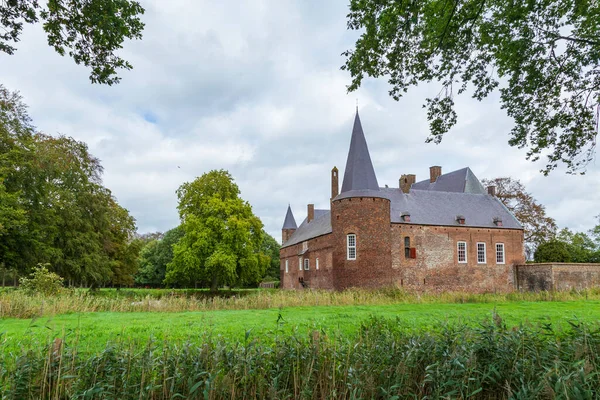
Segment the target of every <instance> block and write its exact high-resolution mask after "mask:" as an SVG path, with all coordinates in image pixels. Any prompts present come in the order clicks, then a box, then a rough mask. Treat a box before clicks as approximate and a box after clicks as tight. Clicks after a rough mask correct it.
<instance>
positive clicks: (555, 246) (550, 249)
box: [534, 239, 572, 263]
mask: <svg viewBox="0 0 600 400" xmlns="http://www.w3.org/2000/svg"><path fill="white" fill-rule="evenodd" d="M534 259H535V262H538V263H546V262H571V261H572V260H571V253H570V252H569V247H568V245H567V243H565V242H561V241H560V240H556V239H554V240H550V241H548V242H544V243H542V244H540V245H539V246H538V247H537V249H535V256H534Z"/></svg>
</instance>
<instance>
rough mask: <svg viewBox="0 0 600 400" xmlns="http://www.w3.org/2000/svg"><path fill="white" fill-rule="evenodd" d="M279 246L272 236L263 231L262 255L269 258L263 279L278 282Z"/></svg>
mask: <svg viewBox="0 0 600 400" xmlns="http://www.w3.org/2000/svg"><path fill="white" fill-rule="evenodd" d="M280 248H281V245H280V244H279V242H277V240H275V239H274V238H273V236H271V235H269V234H268V233H267V232H264V231H263V244H262V249H261V251H262V253H264V254H266V255H267V256H269V257H270V258H271V262H270V263H269V267H268V268H267V271H266V275H265V277H264V279H266V280H267V279H271V280H277V281H278V280H279V278H280V263H279V249H280Z"/></svg>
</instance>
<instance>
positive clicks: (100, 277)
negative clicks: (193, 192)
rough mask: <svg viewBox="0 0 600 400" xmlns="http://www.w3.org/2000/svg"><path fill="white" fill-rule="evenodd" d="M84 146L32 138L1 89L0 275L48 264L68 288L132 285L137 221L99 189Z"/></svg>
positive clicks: (94, 163)
mask: <svg viewBox="0 0 600 400" xmlns="http://www.w3.org/2000/svg"><path fill="white" fill-rule="evenodd" d="M102 172H103V171H102V165H101V164H100V160H98V159H97V158H95V157H94V156H93V155H91V154H90V153H89V151H88V148H87V145H86V144H85V143H83V142H79V141H77V140H75V139H73V138H70V137H66V136H58V137H54V136H50V135H46V134H44V133H41V132H38V131H37V130H36V129H35V127H34V126H33V124H32V121H31V119H30V118H29V116H28V114H27V109H26V106H25V104H24V103H23V101H22V99H21V97H20V96H19V94H18V93H16V92H10V91H8V90H7V89H6V88H5V87H4V86H2V85H0V267H1V268H2V279H3V283H5V282H4V281H5V280H6V277H7V275H11V277H12V278H13V279H14V280H16V276H19V275H21V276H22V275H25V274H26V273H28V271H29V270H30V269H31V268H32V267H33V266H35V265H37V264H40V263H43V264H49V265H50V266H51V270H52V271H54V272H56V273H58V274H59V275H60V276H62V277H63V278H64V279H65V281H66V282H67V283H68V284H71V285H86V286H99V285H105V284H113V285H128V284H131V283H133V278H132V276H133V273H134V272H135V269H136V265H137V254H138V252H139V248H140V245H141V243H140V242H139V241H136V240H134V234H135V230H136V225H135V220H134V218H133V217H132V216H131V215H130V214H129V212H128V211H127V210H126V209H124V208H123V207H121V206H120V205H119V204H118V203H117V200H116V199H115V198H114V196H112V194H111V192H110V190H108V189H107V188H105V187H104V186H103V185H102V179H101V176H102Z"/></svg>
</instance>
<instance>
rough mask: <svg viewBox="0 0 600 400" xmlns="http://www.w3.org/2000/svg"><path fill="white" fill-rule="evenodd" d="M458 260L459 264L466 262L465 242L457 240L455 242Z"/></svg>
mask: <svg viewBox="0 0 600 400" xmlns="http://www.w3.org/2000/svg"><path fill="white" fill-rule="evenodd" d="M456 250H457V255H458V262H459V263H461V264H466V263H467V242H458V243H457V244H456Z"/></svg>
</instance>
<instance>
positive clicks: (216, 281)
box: [210, 276, 219, 292]
mask: <svg viewBox="0 0 600 400" xmlns="http://www.w3.org/2000/svg"><path fill="white" fill-rule="evenodd" d="M218 289H219V278H218V277H216V276H214V277H213V279H212V282H211V283H210V291H211V292H216V291H217V290H218Z"/></svg>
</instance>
